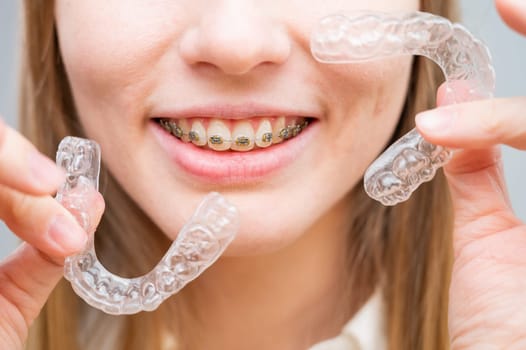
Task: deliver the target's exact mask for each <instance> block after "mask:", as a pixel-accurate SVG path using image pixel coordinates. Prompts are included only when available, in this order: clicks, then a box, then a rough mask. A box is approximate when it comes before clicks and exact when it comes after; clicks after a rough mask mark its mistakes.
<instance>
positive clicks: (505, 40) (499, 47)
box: [0, 0, 526, 259]
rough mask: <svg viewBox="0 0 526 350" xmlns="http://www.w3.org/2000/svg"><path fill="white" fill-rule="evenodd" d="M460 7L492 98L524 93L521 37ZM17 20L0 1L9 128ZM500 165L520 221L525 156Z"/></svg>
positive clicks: (476, 9) (7, 241)
mask: <svg viewBox="0 0 526 350" xmlns="http://www.w3.org/2000/svg"><path fill="white" fill-rule="evenodd" d="M437 1H440V0H437ZM460 3H461V7H462V10H463V14H464V23H465V25H466V26H467V27H468V28H469V29H470V30H471V31H472V32H473V33H474V34H475V36H477V37H479V38H481V39H482V40H484V41H485V42H486V43H487V44H488V45H489V47H490V50H491V52H492V54H493V58H494V64H495V69H496V71H497V96H499V97H504V96H518V95H526V39H525V38H523V37H521V36H519V35H518V34H516V33H514V32H512V31H511V30H510V29H508V28H507V27H506V26H505V25H504V24H503V23H502V22H501V20H500V18H499V17H498V14H497V13H496V11H495V8H494V5H493V0H462V1H461V2H460ZM19 19H20V9H19V1H16V0H0V114H1V115H2V116H3V117H4V118H5V120H7V122H8V123H9V124H11V125H13V126H16V121H15V119H16V115H17V106H16V105H17V82H16V77H17V70H18V66H19V54H18V43H19V39H18V29H19V28H18V27H19V23H20V20H19ZM525 113H526V111H525ZM504 165H505V171H506V179H507V181H508V185H509V189H510V194H511V199H512V203H513V207H514V208H515V211H516V213H517V214H518V215H519V217H521V218H522V219H523V220H526V185H525V184H523V181H524V179H526V152H519V151H515V150H513V149H510V148H507V147H506V148H505V150H504ZM16 243H17V239H16V237H15V236H14V235H13V234H12V233H10V232H9V230H7V228H6V227H5V225H3V224H2V223H1V222H0V259H1V258H2V257H4V256H5V255H7V254H8V252H10V251H11V250H12V249H13V248H14V247H15V246H16Z"/></svg>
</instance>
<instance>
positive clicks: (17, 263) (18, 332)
mask: <svg viewBox="0 0 526 350" xmlns="http://www.w3.org/2000/svg"><path fill="white" fill-rule="evenodd" d="M87 200H88V201H89V202H88V203H89V208H90V209H89V213H88V215H90V217H91V218H92V223H93V225H94V226H93V228H94V227H95V226H96V225H97V224H98V222H99V221H100V219H101V217H102V213H103V212H104V200H103V198H102V196H101V195H100V193H98V192H96V191H92V193H91V194H90V196H89V198H88V199H87ZM62 274H63V259H62V258H56V257H50V256H47V255H46V254H45V253H43V252H42V251H40V250H38V249H36V248H35V247H33V246H31V245H30V244H28V243H23V244H22V245H21V246H20V247H19V248H18V249H17V250H16V251H15V252H14V253H13V254H11V255H10V256H9V257H8V258H7V259H6V260H4V262H3V263H2V264H1V265H0V310H1V311H2V312H0V335H2V336H3V337H2V339H4V340H5V339H6V338H8V339H11V341H9V342H8V343H9V345H10V347H6V348H18V347H19V345H20V344H23V343H24V339H26V336H27V329H28V327H29V326H30V325H31V323H32V322H33V320H34V319H35V317H36V316H37V315H38V314H39V312H40V310H41V308H42V306H43V305H44V303H45V302H46V300H47V298H48V297H49V294H50V293H51V291H52V290H53V288H54V286H55V285H56V284H57V282H58V281H59V280H60V278H61V276H62ZM2 333H4V334H2ZM5 333H7V334H5ZM2 344H3V343H2V341H0V345H2Z"/></svg>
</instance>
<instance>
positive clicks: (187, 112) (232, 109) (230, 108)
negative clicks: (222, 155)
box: [153, 102, 321, 119]
mask: <svg viewBox="0 0 526 350" xmlns="http://www.w3.org/2000/svg"><path fill="white" fill-rule="evenodd" d="M320 114H321V113H320V111H314V110H307V109H301V108H299V109H298V108H289V107H279V106H273V105H268V104H262V103H255V102H251V103H243V104H225V103H222V104H219V103H218V104H213V103H212V104H203V105H197V106H189V107H183V108H174V109H160V110H158V111H155V112H154V113H153V117H154V118H170V119H182V118H196V117H202V118H221V117H223V118H228V119H245V118H250V117H272V116H282V115H283V116H302V117H312V118H320Z"/></svg>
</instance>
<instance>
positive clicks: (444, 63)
mask: <svg viewBox="0 0 526 350" xmlns="http://www.w3.org/2000/svg"><path fill="white" fill-rule="evenodd" d="M311 51H312V54H313V56H314V57H315V58H316V59H317V60H319V61H321V62H324V63H340V64H343V63H358V62H364V61H370V60H375V59H381V58H385V57H392V56H399V55H421V56H425V57H427V58H429V59H431V60H433V61H434V62H436V63H437V64H438V65H439V66H440V68H441V69H442V71H443V73H444V75H445V77H446V82H447V86H446V96H445V104H456V103H459V102H466V101H472V100H478V99H484V98H491V97H492V96H493V91H494V88H495V72H494V69H493V67H492V65H491V57H490V54H489V51H488V49H487V47H486V46H485V45H484V44H483V43H481V42H480V41H479V40H477V39H475V38H474V37H473V35H471V34H470V33H469V32H468V31H467V30H466V29H465V28H464V27H463V26H462V25H460V24H452V23H451V22H450V21H449V20H447V19H445V18H442V17H438V16H435V15H432V14H429V13H423V12H412V13H408V14H403V15H392V14H386V13H377V12H366V13H359V14H356V15H351V16H346V15H342V14H337V15H333V16H329V17H325V18H324V19H322V20H321V21H320V25H319V26H318V28H316V30H315V31H314V32H313V34H312V36H311ZM450 158H451V150H449V149H446V148H444V147H441V146H438V145H433V144H431V143H429V142H426V141H425V140H424V139H423V138H422V136H421V135H420V134H419V133H418V131H416V129H413V130H411V131H410V132H409V133H407V134H406V135H404V136H403V137H402V138H400V139H399V140H398V141H396V142H395V143H394V144H393V145H391V146H390V147H389V148H388V149H387V150H386V151H385V152H384V153H382V154H381V155H380V156H379V157H378V158H377V159H376V160H375V161H374V162H373V163H372V165H371V166H370V167H369V168H368V169H367V171H366V173H365V175H364V187H365V191H366V192H367V194H368V195H369V196H370V197H372V198H374V199H376V200H378V201H380V202H381V203H383V204H384V205H395V204H397V203H399V202H402V201H405V200H407V199H408V198H409V197H410V195H411V193H412V192H413V191H414V190H415V189H416V188H417V187H418V186H420V184H421V183H423V182H426V181H430V180H431V179H432V178H433V177H434V175H435V172H436V170H437V169H438V168H440V167H441V166H443V165H444V164H446V163H447V162H448V161H449V160H450Z"/></svg>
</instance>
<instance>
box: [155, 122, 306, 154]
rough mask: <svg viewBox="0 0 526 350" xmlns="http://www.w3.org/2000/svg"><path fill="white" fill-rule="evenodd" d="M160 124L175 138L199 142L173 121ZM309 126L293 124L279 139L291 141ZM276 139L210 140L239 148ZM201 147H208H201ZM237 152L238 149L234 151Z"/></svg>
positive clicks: (197, 135)
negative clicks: (227, 143) (185, 138)
mask: <svg viewBox="0 0 526 350" xmlns="http://www.w3.org/2000/svg"><path fill="white" fill-rule="evenodd" d="M158 121H159V124H160V125H161V127H162V128H163V129H164V130H166V131H167V132H169V133H170V134H172V135H173V136H175V137H176V138H178V139H180V140H183V138H184V137H185V136H187V140H188V141H189V142H199V141H200V140H199V134H198V133H197V132H195V131H193V130H191V131H189V132H188V133H185V132H184V131H183V129H181V127H180V126H179V125H177V124H176V123H175V122H174V121H173V120H172V121H169V120H166V119H159V120H158ZM308 125H309V121H308V120H307V119H305V120H303V122H301V123H299V124H292V125H289V126H286V127H284V128H283V129H281V130H280V131H279V132H278V135H277V137H279V138H280V139H281V140H282V141H286V140H289V139H291V138H293V137H295V136H297V135H298V134H299V133H301V132H302V131H303V129H305V128H306V127H307V126H308ZM273 139H274V135H273V134H272V133H265V134H263V135H262V137H261V139H260V140H256V139H254V140H251V139H250V138H248V137H246V136H239V137H237V138H236V139H235V140H224V139H223V138H222V137H221V136H218V135H212V136H210V137H209V138H208V140H209V141H210V143H211V144H213V145H222V144H223V143H225V142H229V143H231V144H235V145H237V146H240V147H243V146H248V145H250V144H256V142H257V141H261V142H263V143H269V142H272V140H273ZM199 147H203V148H204V147H206V145H204V146H199ZM232 150H237V149H232Z"/></svg>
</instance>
